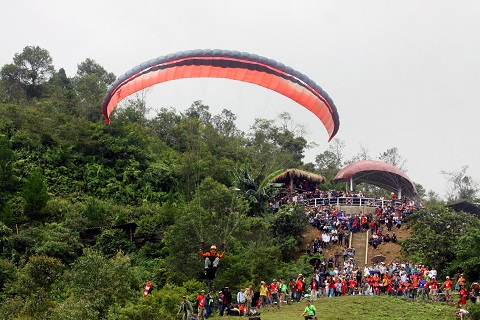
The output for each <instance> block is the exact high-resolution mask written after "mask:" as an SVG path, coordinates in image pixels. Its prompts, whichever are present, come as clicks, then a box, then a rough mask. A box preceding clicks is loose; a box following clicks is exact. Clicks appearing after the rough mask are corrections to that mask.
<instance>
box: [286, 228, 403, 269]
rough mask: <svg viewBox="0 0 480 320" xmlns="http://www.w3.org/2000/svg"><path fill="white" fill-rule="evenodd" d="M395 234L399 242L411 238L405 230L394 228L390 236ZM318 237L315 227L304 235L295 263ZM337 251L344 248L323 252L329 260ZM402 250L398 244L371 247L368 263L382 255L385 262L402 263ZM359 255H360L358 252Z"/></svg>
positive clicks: (318, 233) (332, 248)
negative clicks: (308, 245)
mask: <svg viewBox="0 0 480 320" xmlns="http://www.w3.org/2000/svg"><path fill="white" fill-rule="evenodd" d="M393 232H395V235H396V236H397V239H398V240H404V239H406V238H408V237H409V236H410V231H409V230H406V229H404V228H401V229H397V228H395V227H394V228H393V229H392V231H391V232H390V235H392V234H393ZM318 235H320V231H319V230H317V229H316V228H314V227H311V228H309V229H308V230H307V232H306V233H305V234H304V235H303V246H302V248H301V251H300V252H297V253H296V254H295V257H294V259H295V261H296V260H297V259H298V258H299V257H300V256H301V255H304V254H305V247H306V245H307V243H312V240H313V239H314V238H316V237H317V236H318ZM337 249H338V250H339V252H343V248H342V247H341V246H331V247H330V249H327V250H324V251H323V256H324V257H325V258H328V257H329V256H330V255H333V254H334V253H335V250H337ZM401 249H402V246H401V245H399V244H398V243H383V244H381V245H380V246H378V247H377V249H373V247H371V246H370V247H369V248H368V261H371V259H372V258H373V257H374V256H376V255H382V256H385V258H386V259H385V261H386V262H387V263H390V262H392V261H393V259H396V260H397V261H399V262H400V261H401V260H402V256H401V254H400V250H401ZM357 254H359V253H358V252H357ZM362 254H363V253H362Z"/></svg>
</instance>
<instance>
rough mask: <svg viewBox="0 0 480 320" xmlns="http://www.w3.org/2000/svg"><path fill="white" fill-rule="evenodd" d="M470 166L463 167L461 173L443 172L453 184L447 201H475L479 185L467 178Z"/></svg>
mask: <svg viewBox="0 0 480 320" xmlns="http://www.w3.org/2000/svg"><path fill="white" fill-rule="evenodd" d="M467 170H468V166H462V169H460V171H441V174H443V175H444V176H445V178H446V179H447V181H448V182H449V183H450V184H451V189H450V190H449V191H448V192H447V200H448V201H449V202H455V201H459V200H467V201H475V199H476V198H477V193H478V190H479V188H478V183H477V182H476V181H475V180H473V179H472V177H470V176H467V174H466V172H467Z"/></svg>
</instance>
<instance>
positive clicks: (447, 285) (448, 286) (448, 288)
mask: <svg viewBox="0 0 480 320" xmlns="http://www.w3.org/2000/svg"><path fill="white" fill-rule="evenodd" d="M452 284H453V282H452V280H450V277H449V276H447V277H446V279H445V282H443V285H442V289H443V292H445V299H446V300H447V301H452V300H453V299H452Z"/></svg>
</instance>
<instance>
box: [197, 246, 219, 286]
mask: <svg viewBox="0 0 480 320" xmlns="http://www.w3.org/2000/svg"><path fill="white" fill-rule="evenodd" d="M200 255H201V256H202V257H204V258H205V274H206V276H207V279H210V280H213V279H214V278H215V274H216V272H217V268H218V263H219V262H220V259H222V258H223V257H224V256H225V252H223V253H221V254H218V253H217V247H216V246H215V245H213V246H211V247H210V251H209V252H203V250H202V249H200Z"/></svg>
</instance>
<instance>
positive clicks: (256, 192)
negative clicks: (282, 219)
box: [231, 165, 283, 216]
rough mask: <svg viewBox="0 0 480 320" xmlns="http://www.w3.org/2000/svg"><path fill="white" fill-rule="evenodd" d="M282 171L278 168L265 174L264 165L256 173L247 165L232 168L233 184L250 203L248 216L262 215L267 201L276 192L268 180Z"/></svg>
mask: <svg viewBox="0 0 480 320" xmlns="http://www.w3.org/2000/svg"><path fill="white" fill-rule="evenodd" d="M282 171H283V170H278V171H275V172H273V173H270V174H267V172H266V169H265V166H263V167H262V168H261V170H260V171H259V172H258V173H256V175H253V172H252V168H251V166H249V165H245V166H244V167H234V168H233V169H232V172H231V174H232V180H233V184H234V185H235V187H237V188H238V189H239V191H240V193H241V194H242V195H243V197H244V198H245V199H246V200H247V201H248V203H249V204H250V210H249V215H250V216H261V215H263V213H264V212H265V210H266V208H267V204H268V201H270V200H272V199H273V196H274V195H275V192H276V190H275V189H274V188H273V186H272V184H271V183H270V181H271V180H272V178H273V177H275V176H277V175H278V174H280V173H281V172H282Z"/></svg>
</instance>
